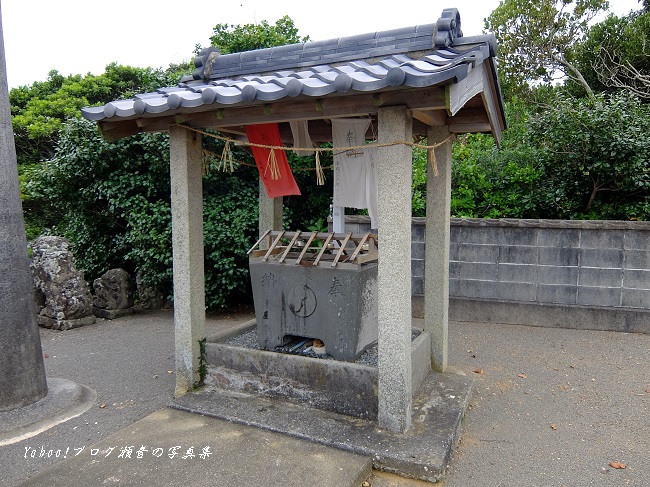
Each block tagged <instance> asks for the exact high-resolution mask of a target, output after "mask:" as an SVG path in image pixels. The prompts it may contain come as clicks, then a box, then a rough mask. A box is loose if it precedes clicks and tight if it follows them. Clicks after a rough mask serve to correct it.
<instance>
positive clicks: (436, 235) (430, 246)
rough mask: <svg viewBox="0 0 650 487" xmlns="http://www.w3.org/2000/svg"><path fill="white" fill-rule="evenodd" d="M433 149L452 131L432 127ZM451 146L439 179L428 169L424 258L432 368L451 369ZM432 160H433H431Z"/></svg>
mask: <svg viewBox="0 0 650 487" xmlns="http://www.w3.org/2000/svg"><path fill="white" fill-rule="evenodd" d="M427 135H428V141H429V142H428V143H429V145H433V144H437V143H438V142H442V141H443V140H445V139H446V138H448V137H449V135H450V134H449V127H448V126H444V127H430V128H429V131H428V134H427ZM451 144H452V141H449V142H446V143H445V144H443V145H441V146H440V147H438V148H437V149H434V150H435V155H436V162H437V166H438V176H434V175H433V169H432V167H431V160H429V164H428V166H427V217H426V233H425V256H424V259H425V260H424V328H425V330H427V331H429V332H430V333H431V367H432V368H433V369H434V370H436V371H438V372H444V371H445V369H446V368H447V354H448V348H449V346H448V321H449V225H450V221H449V218H450V212H451ZM429 157H430V156H429Z"/></svg>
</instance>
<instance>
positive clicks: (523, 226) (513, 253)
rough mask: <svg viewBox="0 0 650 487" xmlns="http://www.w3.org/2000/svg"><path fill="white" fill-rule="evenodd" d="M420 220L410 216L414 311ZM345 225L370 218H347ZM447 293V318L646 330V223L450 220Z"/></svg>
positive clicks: (419, 284)
mask: <svg viewBox="0 0 650 487" xmlns="http://www.w3.org/2000/svg"><path fill="white" fill-rule="evenodd" d="M424 225H425V220H424V218H413V224H412V234H411V236H412V248H411V259H412V277H411V279H412V281H411V282H412V292H413V295H414V314H416V315H418V314H419V312H418V311H417V310H418V309H420V308H421V303H420V306H418V305H417V304H416V303H417V302H418V300H421V296H422V294H423V293H424V246H425V242H424V234H425V232H424ZM346 228H347V229H348V231H353V232H364V231H368V229H369V222H368V221H367V218H366V217H360V216H354V217H353V216H349V217H347V218H346ZM380 238H381V234H380ZM380 246H381V242H380ZM449 295H450V319H452V320H464V321H499V322H513V321H516V322H518V323H522V324H535V325H546V324H547V323H546V322H547V321H549V319H551V318H550V317H552V316H554V317H555V318H553V319H552V320H551V321H553V320H554V326H569V327H582V328H594V329H619V330H627V331H644V332H648V333H650V222H619V221H563V220H516V219H502V220H484V219H452V221H451V244H450V256H449ZM598 310H600V311H601V313H600V314H598V315H596V314H594V312H593V311H598Z"/></svg>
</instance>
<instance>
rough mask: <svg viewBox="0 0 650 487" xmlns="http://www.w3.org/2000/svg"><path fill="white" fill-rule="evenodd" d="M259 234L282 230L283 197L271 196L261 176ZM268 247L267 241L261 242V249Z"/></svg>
mask: <svg viewBox="0 0 650 487" xmlns="http://www.w3.org/2000/svg"><path fill="white" fill-rule="evenodd" d="M259 201H260V202H259V211H260V216H259V235H260V237H261V236H262V235H264V232H266V231H267V230H282V208H283V206H282V198H269V196H268V195H267V194H266V188H265V187H264V182H263V181H262V178H260V197H259ZM265 248H268V245H267V244H266V242H262V243H260V249H265Z"/></svg>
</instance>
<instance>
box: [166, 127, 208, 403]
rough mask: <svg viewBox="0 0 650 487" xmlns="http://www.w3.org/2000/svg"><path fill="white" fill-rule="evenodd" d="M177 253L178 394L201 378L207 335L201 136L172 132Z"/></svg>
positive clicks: (173, 208)
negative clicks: (200, 361) (203, 339)
mask: <svg viewBox="0 0 650 487" xmlns="http://www.w3.org/2000/svg"><path fill="white" fill-rule="evenodd" d="M169 136H170V140H169V150H170V171H171V190H172V197H171V203H172V244H173V250H174V252H173V253H174V335H175V348H176V391H175V394H176V396H179V395H182V394H184V393H186V392H187V391H189V390H191V389H192V386H193V384H194V382H195V381H196V380H197V379H198V367H199V360H198V357H199V356H200V347H199V340H201V339H202V338H204V337H205V281H204V268H203V266H204V264H203V188H202V179H201V177H202V160H201V136H200V135H199V134H198V133H196V132H192V131H190V130H187V129H185V128H183V127H176V126H171V127H170V128H169Z"/></svg>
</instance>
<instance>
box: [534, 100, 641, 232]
mask: <svg viewBox="0 0 650 487" xmlns="http://www.w3.org/2000/svg"><path fill="white" fill-rule="evenodd" d="M649 133H650V107H648V106H647V105H643V104H642V103H640V101H639V100H638V99H637V98H635V97H633V96H632V95H630V94H629V93H625V92H621V93H615V94H611V95H607V94H598V95H596V96H594V97H591V98H584V99H578V100H576V99H574V98H570V97H566V96H560V97H558V98H557V99H556V100H555V102H554V104H553V105H552V106H548V107H547V108H546V109H545V110H544V111H543V112H541V113H540V114H539V115H537V116H535V117H533V119H532V121H531V132H530V137H531V140H532V141H534V144H535V145H537V146H538V148H539V152H538V156H539V157H540V161H541V164H542V170H543V174H544V181H543V185H542V189H543V191H544V192H543V196H544V198H545V199H546V213H547V214H548V215H549V216H551V217H553V218H571V219H576V218H592V219H594V218H598V219H644V220H645V219H648V218H649V217H650V138H649V137H648V135H647V134H649Z"/></svg>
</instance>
